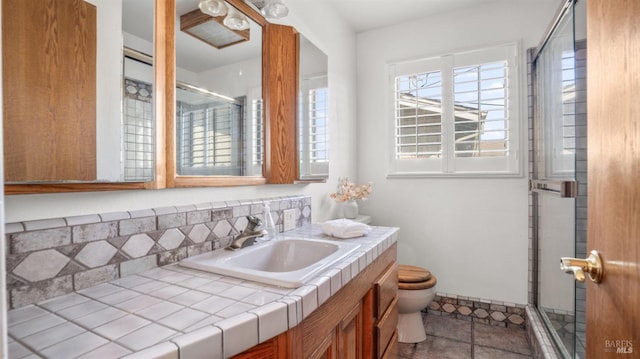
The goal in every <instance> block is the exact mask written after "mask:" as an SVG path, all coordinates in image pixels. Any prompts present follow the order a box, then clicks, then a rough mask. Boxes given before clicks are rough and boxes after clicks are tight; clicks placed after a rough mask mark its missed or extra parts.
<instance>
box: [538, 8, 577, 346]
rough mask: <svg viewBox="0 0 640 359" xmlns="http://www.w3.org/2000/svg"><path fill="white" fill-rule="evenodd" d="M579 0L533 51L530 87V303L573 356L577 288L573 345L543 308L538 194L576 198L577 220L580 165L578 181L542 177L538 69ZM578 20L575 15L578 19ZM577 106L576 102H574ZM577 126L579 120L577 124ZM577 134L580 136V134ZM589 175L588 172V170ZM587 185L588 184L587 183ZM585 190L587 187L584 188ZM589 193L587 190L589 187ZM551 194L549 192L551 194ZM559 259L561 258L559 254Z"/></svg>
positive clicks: (564, 10)
mask: <svg viewBox="0 0 640 359" xmlns="http://www.w3.org/2000/svg"><path fill="white" fill-rule="evenodd" d="M577 2H578V0H566V1H565V2H564V3H563V4H561V6H560V8H559V9H558V11H557V14H556V16H555V18H554V21H553V22H552V23H551V24H550V26H549V27H548V29H547V31H546V32H545V36H544V37H543V38H542V40H541V41H540V42H539V44H538V46H537V47H536V48H535V49H533V51H532V52H531V53H530V57H529V59H530V66H531V70H530V71H531V84H530V90H531V91H532V95H533V96H532V104H531V105H532V106H533V119H532V120H533V124H532V126H531V129H530V130H532V131H533V132H532V138H530V144H531V146H532V148H531V152H530V153H531V158H530V164H531V167H530V171H531V173H530V192H531V197H530V198H531V208H532V210H531V214H530V216H531V221H532V223H531V230H532V231H531V233H532V234H531V236H532V240H531V254H530V256H531V258H530V261H531V269H532V270H531V274H530V276H531V278H530V294H529V302H530V304H532V306H533V308H534V309H535V311H536V312H537V314H538V316H539V317H540V318H541V319H542V321H543V323H544V325H545V326H546V328H545V331H546V332H547V334H549V335H550V336H551V337H552V338H553V342H554V348H555V350H556V352H557V353H558V354H560V355H561V356H562V357H565V358H573V357H575V356H576V351H577V340H578V338H577V330H576V328H577V315H576V310H577V306H576V291H575V290H574V295H573V297H574V298H573V301H574V307H573V310H574V318H573V329H574V333H573V348H567V347H566V345H565V343H564V342H563V341H562V339H561V338H560V336H559V334H558V333H557V331H556V330H555V329H554V328H553V327H552V325H551V322H550V319H549V318H548V316H547V314H546V313H542V312H543V310H542V309H541V308H540V307H539V306H538V305H539V297H538V295H539V291H540V285H539V279H540V277H539V260H540V257H539V249H540V247H539V243H538V239H539V235H540V231H539V228H538V227H539V223H540V217H539V214H538V208H539V205H540V201H539V198H538V196H539V195H541V194H542V193H551V194H553V195H558V196H559V197H562V198H574V213H575V215H576V217H575V220H577V218H578V217H577V216H578V197H577V190H578V188H577V187H578V186H577V181H576V180H577V168H576V167H574V181H567V180H553V179H546V178H545V179H539V175H540V173H539V169H538V163H539V161H538V160H537V156H536V151H538V150H539V149H540V148H539V147H540V144H539V143H538V142H537V141H539V138H538V137H539V131H540V128H539V127H540V126H541V125H540V122H541V117H540V114H539V113H538V111H537V110H536V109H537V101H538V93H537V91H538V89H537V86H536V84H537V80H538V78H537V75H538V69H537V64H538V62H537V61H538V59H539V55H540V53H541V52H542V51H543V49H544V47H545V46H546V45H547V43H548V42H549V41H550V39H551V38H552V36H553V35H554V34H555V32H556V30H557V29H558V27H559V26H560V24H561V23H562V21H563V20H565V17H566V16H568V15H569V14H571V13H572V12H573V11H574V6H575V4H576V3H577ZM574 21H575V19H574ZM573 46H574V52H575V51H576V50H577V49H576V42H575V28H574V42H573ZM574 106H575V103H574ZM574 126H575V124H574ZM576 137H577V136H576ZM577 153H578V151H577V149H576V152H575V153H574V162H575V157H576V155H577ZM585 176H586V172H585ZM585 188H586V187H585ZM581 190H583V188H581ZM585 193H586V190H585ZM547 195H548V194H547ZM577 240H578V232H577V227H576V226H575V225H574V230H573V244H574V251H576V252H577V251H578V249H577V243H578V242H577ZM565 255H575V253H566V254H565ZM558 259H559V258H558ZM558 275H559V276H562V275H564V274H563V273H561V272H560V269H559V267H558ZM574 288H575V289H577V287H574ZM568 350H569V351H571V353H573V355H572V354H570V353H569V351H568Z"/></svg>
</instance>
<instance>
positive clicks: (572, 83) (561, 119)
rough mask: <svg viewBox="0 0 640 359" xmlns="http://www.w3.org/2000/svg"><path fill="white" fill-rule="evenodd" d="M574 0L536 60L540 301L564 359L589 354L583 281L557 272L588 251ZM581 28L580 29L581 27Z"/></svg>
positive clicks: (581, 62) (581, 77)
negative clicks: (586, 351)
mask: <svg viewBox="0 0 640 359" xmlns="http://www.w3.org/2000/svg"><path fill="white" fill-rule="evenodd" d="M584 3H585V2H584V1H581V2H580V8H578V11H576V7H577V6H578V5H577V4H575V2H573V1H568V2H567V4H568V6H567V11H566V13H565V15H564V16H563V17H560V20H559V21H558V22H557V24H556V27H555V29H554V31H553V33H552V35H551V36H550V37H549V39H548V41H547V42H546V43H545V44H544V46H543V48H542V49H541V50H540V51H539V52H538V55H537V57H536V58H535V59H534V78H535V80H534V81H535V83H534V87H535V103H536V105H535V107H534V111H535V124H534V134H533V135H534V167H533V171H534V173H533V178H535V180H533V181H532V191H533V192H534V203H533V205H534V220H535V225H534V231H535V233H534V237H535V238H536V247H537V248H536V249H537V251H536V256H537V272H536V275H537V288H536V289H537V290H536V292H537V295H536V305H537V308H538V311H539V313H540V316H541V317H542V319H543V320H544V322H545V323H546V325H547V328H548V329H549V332H550V334H551V335H552V337H553V338H554V340H555V342H556V345H557V348H558V350H559V351H560V353H561V354H562V356H564V357H566V358H583V357H584V330H585V328H584V314H585V312H584V300H585V299H584V298H585V291H584V286H583V285H582V284H580V283H578V284H576V282H575V280H574V279H573V276H569V275H566V274H564V273H563V272H562V271H561V270H560V265H559V260H560V258H561V257H566V256H575V257H578V258H580V257H582V258H584V257H586V255H585V253H584V252H585V251H586V193H587V191H586V177H587V176H586V79H585V77H586V51H585V46H586V42H585V41H584V40H580V41H576V38H580V35H576V30H577V29H578V28H579V27H581V23H582V20H581V19H580V18H581V16H582V15H583V14H582V12H581V11H580V9H581V8H582V7H583V5H584ZM578 32H580V31H578Z"/></svg>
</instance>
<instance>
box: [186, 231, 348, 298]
mask: <svg viewBox="0 0 640 359" xmlns="http://www.w3.org/2000/svg"><path fill="white" fill-rule="evenodd" d="M358 247H360V245H359V244H355V243H348V242H338V241H328V240H322V239H301V238H290V239H276V240H273V241H269V242H264V243H259V244H255V245H253V246H250V247H246V248H242V249H239V250H236V251H227V250H222V249H220V250H216V251H213V252H208V253H204V254H200V255H197V256H193V257H189V258H187V259H183V260H182V261H180V263H179V264H180V265H181V266H184V267H189V268H195V269H199V270H203V271H207V272H212V273H217V274H223V275H228V276H232V277H236V278H240V279H247V280H252V281H256V282H261V283H265V284H271V285H277V286H281V287H285V288H298V287H300V286H301V285H303V284H304V283H305V282H306V281H307V280H309V279H311V278H312V277H313V276H314V275H316V274H317V273H319V272H320V271H322V270H324V269H327V268H329V267H330V266H331V265H332V264H334V263H336V262H338V261H339V260H341V259H343V258H345V257H346V256H348V255H349V254H351V253H352V252H353V251H355V250H356V249H357V248H358Z"/></svg>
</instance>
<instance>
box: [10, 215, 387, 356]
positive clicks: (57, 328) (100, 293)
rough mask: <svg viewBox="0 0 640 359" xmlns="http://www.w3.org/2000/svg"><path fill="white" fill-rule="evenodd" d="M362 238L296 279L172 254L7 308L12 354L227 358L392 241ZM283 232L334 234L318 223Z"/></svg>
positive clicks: (296, 315) (274, 331)
mask: <svg viewBox="0 0 640 359" xmlns="http://www.w3.org/2000/svg"><path fill="white" fill-rule="evenodd" d="M397 235H398V229H397V228H390V227H372V230H371V232H370V233H369V234H368V235H367V236H365V237H360V238H355V239H349V240H346V241H349V242H353V243H358V244H360V245H361V246H360V248H358V249H357V250H356V252H354V254H352V255H351V256H349V257H347V258H346V259H344V260H342V261H339V262H337V263H336V264H335V265H333V266H332V267H331V268H330V269H327V270H325V271H323V272H321V273H319V274H318V275H317V276H316V277H314V278H313V279H312V280H310V281H309V282H307V283H305V285H303V286H302V287H300V288H297V289H286V288H280V287H274V286H269V285H264V284H261V283H258V282H252V281H246V280H241V279H237V278H233V277H228V276H222V275H218V274H214V273H208V272H203V271H199V270H195V269H190V268H186V267H181V266H178V265H177V264H171V265H167V266H164V267H159V268H155V269H152V270H148V271H146V272H141V273H138V274H135V275H131V276H128V277H124V278H121V279H118V280H115V281H112V282H109V283H104V284H100V285H97V286H94V287H91V288H87V289H83V290H80V291H77V292H74V293H71V294H68V295H64V296H61V297H57V298H53V299H49V300H46V301H43V302H40V303H36V304H34V305H29V306H26V307H22V308H18V309H14V310H11V311H9V312H8V331H9V337H8V344H9V358H10V359H14V358H15V359H18V358H40V357H45V358H64V359H70V358H121V357H125V358H128V359H132V358H167V359H169V358H175V359H177V358H179V359H190V358H202V357H207V358H212V359H215V358H228V357H230V356H233V355H235V354H238V353H241V352H243V351H245V350H247V349H249V348H251V347H253V346H255V345H257V344H259V343H262V342H264V341H266V340H269V339H271V338H273V337H275V336H276V335H278V334H281V333H283V332H285V331H287V330H288V329H290V328H293V327H295V326H296V325H298V323H300V322H301V321H302V320H303V319H304V318H306V317H307V316H309V314H311V313H312V312H313V311H314V310H316V309H317V308H318V307H319V306H320V305H321V304H323V303H324V302H325V301H326V300H327V299H328V298H329V297H330V296H331V295H333V294H335V293H336V292H337V291H338V290H339V289H340V288H342V286H344V285H346V284H347V283H348V282H349V281H350V280H351V279H352V278H353V277H355V276H356V275H357V274H358V273H360V271H361V270H363V269H364V268H366V267H367V266H368V265H369V264H371V262H373V261H374V260H375V259H376V258H377V257H378V256H379V255H380V254H382V253H383V252H384V251H385V250H386V249H387V248H389V247H390V246H391V245H392V244H393V243H395V242H396V241H397ZM281 237H282V238H291V237H297V238H300V237H303V238H320V239H332V238H331V237H327V236H325V235H324V234H322V230H321V228H320V226H319V225H312V226H307V227H302V228H298V229H296V230H293V231H289V232H284V233H281Z"/></svg>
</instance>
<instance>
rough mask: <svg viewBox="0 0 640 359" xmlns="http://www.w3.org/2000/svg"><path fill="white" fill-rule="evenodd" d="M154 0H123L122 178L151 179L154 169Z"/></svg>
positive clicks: (125, 179)
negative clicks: (152, 55)
mask: <svg viewBox="0 0 640 359" xmlns="http://www.w3.org/2000/svg"><path fill="white" fill-rule="evenodd" d="M153 5H154V4H153V0H123V10H122V15H123V19H122V35H123V45H124V56H123V69H124V70H123V71H124V75H123V81H124V82H123V87H124V88H123V99H122V111H123V114H122V133H121V136H122V141H121V144H120V145H121V157H122V180H123V181H151V180H153V173H154V159H155V154H154V148H155V146H154V136H155V135H154V134H155V123H156V122H155V120H154V116H153V98H152V93H153V91H152V89H153V85H152V83H153V75H154V74H153V65H152V62H151V56H149V55H147V54H152V53H153V17H150V16H148V14H151V13H153Z"/></svg>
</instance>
